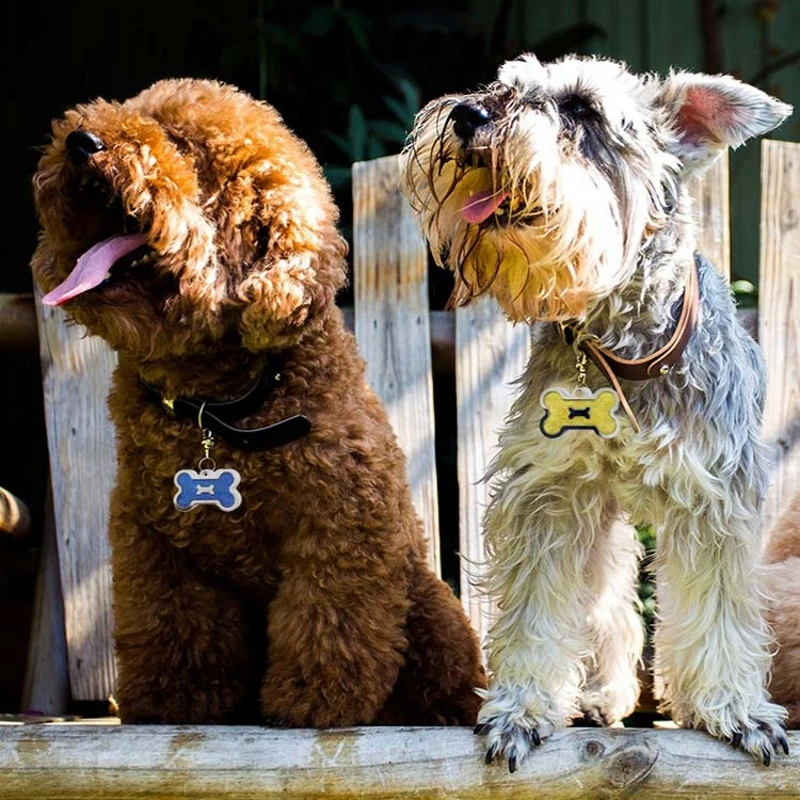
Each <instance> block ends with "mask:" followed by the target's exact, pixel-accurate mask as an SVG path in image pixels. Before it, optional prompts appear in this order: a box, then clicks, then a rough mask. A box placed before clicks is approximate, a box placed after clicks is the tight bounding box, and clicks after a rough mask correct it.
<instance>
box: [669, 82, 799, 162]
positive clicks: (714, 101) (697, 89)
mask: <svg viewBox="0 0 800 800" xmlns="http://www.w3.org/2000/svg"><path fill="white" fill-rule="evenodd" d="M659 103H660V105H662V107H663V108H664V109H665V111H666V114H667V119H668V122H669V124H670V125H671V127H672V129H673V132H674V134H675V137H676V138H675V142H674V144H673V146H672V147H671V148H670V149H671V150H672V152H673V153H674V154H675V155H676V156H678V157H679V158H680V159H681V161H682V162H683V165H684V169H685V170H686V171H687V172H692V173H696V172H701V171H702V170H704V169H705V168H706V167H708V166H710V165H711V164H712V163H713V162H714V161H715V160H716V158H717V157H718V156H719V155H720V154H721V153H723V152H724V150H725V148H726V147H734V148H735V147H739V145H741V144H744V142H746V141H747V140H748V139H751V138H752V137H754V136H760V135H761V134H763V133H766V132H767V131H771V130H772V129H773V128H776V127H777V126H778V125H780V124H781V122H783V120H785V119H786V117H788V116H789V114H791V113H792V106H790V105H789V104H788V103H782V102H781V101H780V100H776V99H775V98H774V97H770V95H768V94H766V93H765V92H762V91H761V90H760V89H756V88H755V86H751V85H750V84H747V83H743V82H742V81H739V80H736V78H732V77H731V76H729V75H703V74H699V73H691V72H676V73H672V74H671V75H670V76H669V77H668V78H666V79H665V80H664V82H663V83H662V84H661V88H660V92H659Z"/></svg>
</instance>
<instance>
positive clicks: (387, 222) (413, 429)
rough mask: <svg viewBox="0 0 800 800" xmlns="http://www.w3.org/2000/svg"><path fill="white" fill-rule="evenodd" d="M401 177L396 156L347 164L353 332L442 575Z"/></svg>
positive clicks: (411, 227) (417, 276) (420, 290)
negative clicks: (350, 166)
mask: <svg viewBox="0 0 800 800" xmlns="http://www.w3.org/2000/svg"><path fill="white" fill-rule="evenodd" d="M399 177H400V161H399V159H398V157H397V156H388V157H386V158H380V159H376V160H373V161H365V162H360V163H357V164H354V165H353V273H354V276H353V280H354V289H355V312H354V313H355V332H356V339H357V341H358V346H359V349H360V350H361V354H362V355H363V356H364V358H365V359H366V362H367V381H368V382H369V384H370V386H372V388H373V389H374V390H375V392H376V393H377V394H378V396H379V397H380V398H381V400H382V401H383V403H384V405H385V406H386V410H387V412H388V414H389V419H390V421H391V423H392V426H393V428H394V430H395V433H396V434H397V438H398V440H399V442H400V446H401V447H402V448H403V450H404V452H405V454H406V460H407V469H408V478H409V482H410V484H411V494H412V496H413V499H414V505H415V506H416V509H417V511H418V512H419V514H420V516H421V517H422V520H423V523H424V525H425V534H426V536H427V539H428V560H429V562H430V565H431V567H432V568H433V569H434V570H435V571H436V574H437V575H441V559H440V555H439V505H438V494H437V488H436V451H435V436H434V415H433V374H432V368H431V332H430V320H429V316H428V251H427V248H426V245H425V242H424V240H423V239H422V236H421V234H420V233H419V231H418V229H417V225H416V222H415V220H414V216H413V214H412V212H411V209H410V207H409V205H408V203H407V202H406V201H405V200H404V199H403V197H402V195H401V194H400V189H399Z"/></svg>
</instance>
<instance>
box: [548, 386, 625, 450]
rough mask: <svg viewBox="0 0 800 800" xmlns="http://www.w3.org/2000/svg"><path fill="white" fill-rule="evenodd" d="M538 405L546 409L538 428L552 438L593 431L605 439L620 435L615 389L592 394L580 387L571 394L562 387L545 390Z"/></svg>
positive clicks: (600, 390)
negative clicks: (565, 434) (570, 431)
mask: <svg viewBox="0 0 800 800" xmlns="http://www.w3.org/2000/svg"><path fill="white" fill-rule="evenodd" d="M539 402H540V403H541V404H542V407H543V408H544V409H545V413H544V416H543V417H542V419H541V422H540V423H539V428H540V429H541V431H542V433H543V434H544V435H545V436H547V437H548V438H550V439H555V438H556V437H558V436H561V434H562V433H564V432H565V431H569V430H593V431H594V432H595V433H596V434H597V435H598V436H602V437H603V438H604V439H608V438H611V437H612V436H614V434H615V433H616V432H617V418H616V417H615V416H614V412H615V411H616V410H617V407H618V406H619V398H618V397H617V393H616V392H615V391H613V390H612V389H599V390H598V391H596V392H593V391H591V390H590V389H586V388H578V389H575V390H574V392H572V393H568V392H566V391H565V390H564V389H560V388H555V389H546V390H545V391H544V392H542V395H541V397H540V398H539Z"/></svg>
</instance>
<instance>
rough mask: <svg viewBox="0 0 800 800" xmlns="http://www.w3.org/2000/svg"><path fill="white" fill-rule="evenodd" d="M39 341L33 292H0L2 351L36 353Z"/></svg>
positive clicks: (0, 337) (0, 339)
mask: <svg viewBox="0 0 800 800" xmlns="http://www.w3.org/2000/svg"><path fill="white" fill-rule="evenodd" d="M38 342H39V337H38V334H37V333H36V312H35V310H34V302H33V295H32V294H0V352H4V353H35V352H36V350H37V346H38Z"/></svg>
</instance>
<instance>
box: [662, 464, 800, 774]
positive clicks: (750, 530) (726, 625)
mask: <svg viewBox="0 0 800 800" xmlns="http://www.w3.org/2000/svg"><path fill="white" fill-rule="evenodd" d="M736 483H739V480H738V479H737V481H736ZM744 485H747V479H746V478H745V479H744ZM673 487H675V488H674V489H673V491H672V495H673V497H672V498H671V502H668V503H667V504H666V508H665V511H664V518H663V524H662V526H661V528H660V529H659V531H658V533H659V542H658V556H657V581H658V583H657V586H658V589H657V594H658V606H659V616H660V624H659V626H658V627H657V631H656V653H657V659H658V665H657V666H658V669H659V670H660V672H661V673H662V674H663V677H664V681H665V685H666V691H667V694H666V698H665V701H666V706H667V708H669V709H670V710H671V712H672V715H673V717H674V718H675V719H676V720H677V721H679V722H681V723H682V724H684V725H686V726H691V727H702V728H705V729H706V730H708V731H709V733H711V734H713V735H714V736H717V737H719V738H722V739H726V740H728V741H730V742H732V743H733V744H734V746H738V747H740V748H742V749H743V750H746V751H748V752H750V753H752V754H753V755H755V756H756V757H757V758H759V759H761V760H763V762H764V763H765V764H769V763H770V761H771V759H772V756H773V755H774V754H775V752H776V750H777V749H778V747H780V748H781V749H783V750H784V751H786V752H788V744H787V741H786V737H785V734H784V728H783V724H784V720H785V717H786V712H785V710H784V709H783V708H781V707H780V706H778V705H776V704H774V703H771V702H769V698H768V695H767V693H766V690H765V688H764V687H765V679H766V674H767V671H768V668H769V664H770V655H769V647H770V635H769V629H768V627H767V625H766V623H765V621H764V617H763V614H762V603H761V597H760V591H759V586H758V579H759V567H758V535H757V532H758V513H757V511H756V510H755V509H754V508H753V506H755V505H756V504H755V503H754V502H751V503H750V504H749V506H750V507H746V506H745V504H744V503H742V502H740V500H738V499H736V498H735V497H733V496H728V491H729V489H730V487H724V486H723V485H722V482H719V481H714V480H713V479H707V480H706V482H705V485H704V486H702V487H701V486H699V483H698V481H697V478H696V477H695V476H691V475H689V476H687V475H680V476H678V477H677V479H676V480H674V481H673ZM692 488H695V489H697V490H698V493H697V494H696V496H695V499H696V502H695V503H693V504H691V507H687V506H686V505H684V504H683V503H679V502H678V501H677V496H678V495H681V497H683V498H684V500H685V498H686V497H691V489H692ZM701 489H702V495H701V494H700V490H701ZM734 491H735V489H734Z"/></svg>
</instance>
